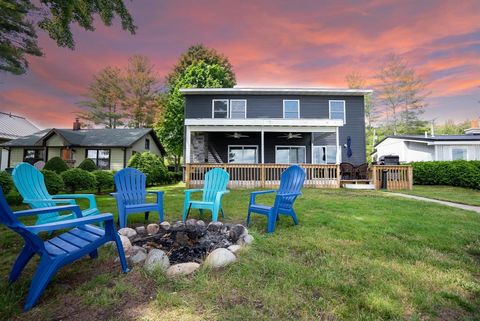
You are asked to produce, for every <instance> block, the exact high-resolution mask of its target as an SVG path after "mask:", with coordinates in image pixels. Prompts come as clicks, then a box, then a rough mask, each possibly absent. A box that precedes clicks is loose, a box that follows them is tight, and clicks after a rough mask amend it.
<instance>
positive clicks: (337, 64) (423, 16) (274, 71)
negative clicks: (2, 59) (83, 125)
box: [0, 0, 480, 127]
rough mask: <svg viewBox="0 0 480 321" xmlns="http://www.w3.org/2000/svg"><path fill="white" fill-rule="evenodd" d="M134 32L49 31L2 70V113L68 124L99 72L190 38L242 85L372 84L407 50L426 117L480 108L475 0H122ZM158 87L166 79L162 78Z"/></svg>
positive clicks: (168, 60)
mask: <svg viewBox="0 0 480 321" xmlns="http://www.w3.org/2000/svg"><path fill="white" fill-rule="evenodd" d="M127 5H128V8H129V9H130V13H131V14H132V16H133V18H134V20H135V23H136V25H137V26H138V31H137V34H136V35H130V34H129V33H128V32H125V31H123V30H121V28H120V26H119V24H118V20H117V23H115V24H114V25H113V26H111V27H104V26H103V25H101V24H97V26H98V27H97V30H96V31H95V32H87V31H84V30H81V29H79V28H77V27H74V36H75V41H76V49H75V50H74V51H71V50H69V49H65V48H58V47H57V46H56V44H55V43H54V42H53V41H52V40H50V39H49V38H48V37H47V36H46V34H45V33H44V32H41V31H39V44H40V46H41V47H42V48H43V49H44V52H45V56H44V57H36V58H29V61H30V70H29V71H28V72H27V74H25V75H22V76H13V75H8V74H5V73H2V74H0V110H1V111H6V112H12V113H14V114H19V115H23V116H26V117H28V118H29V119H31V120H32V121H33V122H34V123H36V124H38V125H39V126H40V127H70V126H71V123H72V121H73V118H74V117H75V113H76V112H78V111H80V107H78V104H77V103H78V102H79V101H81V100H83V99H84V97H83V95H84V94H85V92H86V88H87V86H88V84H89V82H90V81H91V80H92V76H93V74H95V73H96V72H98V71H99V70H101V69H102V68H104V67H106V66H109V65H111V66H118V67H123V66H125V65H126V64H127V59H128V57H129V56H131V55H133V54H142V55H146V56H148V57H149V58H150V59H151V61H152V62H153V63H154V65H155V69H156V72H157V74H158V77H159V78H160V79H163V77H164V76H165V75H166V73H167V72H168V71H169V70H170V69H171V67H172V65H173V64H174V63H175V61H176V59H177V58H178V56H179V55H180V54H181V53H182V52H183V51H185V50H186V48H188V47H189V46H190V45H192V44H196V43H203V44H205V45H207V46H209V47H213V48H215V49H217V50H218V51H220V52H222V53H224V54H225V55H227V56H228V57H229V59H230V61H231V63H232V65H233V67H234V70H235V73H236V75H237V82H238V86H280V87H282V86H283V87H301V86H316V87H322V86H324V87H345V86H346V83H345V75H346V74H347V73H349V72H350V71H353V70H356V71H359V72H360V73H362V74H363V75H365V76H366V77H367V78H368V79H369V81H370V84H371V85H372V86H373V80H374V75H375V74H376V73H377V72H378V69H379V66H380V65H381V64H382V61H383V59H384V58H385V56H386V55H388V54H392V53H394V54H399V55H402V56H404V57H405V58H406V60H407V61H408V62H409V64H410V65H411V66H412V67H414V68H415V69H416V71H417V72H418V74H419V75H421V76H422V77H423V79H424V80H425V81H426V83H427V84H428V89H429V91H431V94H430V97H429V99H428V103H429V106H428V107H427V109H426V112H425V115H424V118H425V119H428V120H430V119H433V118H436V119H437V121H444V120H446V119H454V120H465V119H470V118H474V117H479V116H480V103H479V101H480V1H478V0H476V1H466V0H461V1H458V0H456V1H440V0H431V1H426V0H422V1H393V0H372V1H319V0H315V1H298V0H295V1H293V0H287V1H277V0H258V1H253V0H252V1H250V0H249V1H245V0H242V1H233V0H232V1H230V0H223V1H210V0H203V1H198V0H192V1H183V0H182V1H179V0H176V1H148V0H136V1H133V2H129V1H127ZM160 86H161V84H160Z"/></svg>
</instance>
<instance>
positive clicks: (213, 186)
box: [182, 168, 230, 222]
mask: <svg viewBox="0 0 480 321" xmlns="http://www.w3.org/2000/svg"><path fill="white" fill-rule="evenodd" d="M229 180H230V174H228V173H227V172H226V171H224V170H223V169H221V168H214V169H212V170H209V171H208V172H207V173H206V174H205V181H204V185H203V189H201V188H197V189H187V190H186V191H185V201H184V203H183V217H182V219H183V221H184V222H185V220H186V219H187V216H188V214H189V213H190V209H192V208H198V209H199V210H200V213H201V214H202V213H203V210H204V209H206V210H210V211H212V222H216V221H217V220H218V211H220V212H221V213H222V217H225V214H224V212H223V208H222V197H223V195H225V194H227V193H229V192H230V191H229V190H227V185H228V181H229ZM195 192H203V194H202V200H201V201H193V200H191V199H190V197H191V194H192V193H195Z"/></svg>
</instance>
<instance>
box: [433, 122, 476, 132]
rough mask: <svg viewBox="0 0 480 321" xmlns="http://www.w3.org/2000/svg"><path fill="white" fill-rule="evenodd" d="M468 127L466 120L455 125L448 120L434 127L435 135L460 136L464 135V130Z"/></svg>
mask: <svg viewBox="0 0 480 321" xmlns="http://www.w3.org/2000/svg"><path fill="white" fill-rule="evenodd" d="M469 127H470V122H469V121H468V120H466V121H462V122H458V123H455V121H453V120H451V119H449V120H447V121H445V122H444V123H443V124H441V125H436V126H435V135H462V134H464V133H465V129H468V128H469Z"/></svg>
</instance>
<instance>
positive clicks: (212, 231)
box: [120, 219, 251, 264]
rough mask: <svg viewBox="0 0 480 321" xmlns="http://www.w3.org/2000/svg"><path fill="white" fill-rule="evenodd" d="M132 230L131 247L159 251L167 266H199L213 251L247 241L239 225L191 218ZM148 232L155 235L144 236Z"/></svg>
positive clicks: (246, 234)
mask: <svg viewBox="0 0 480 321" xmlns="http://www.w3.org/2000/svg"><path fill="white" fill-rule="evenodd" d="M136 230H137V232H139V233H135V234H136V235H134V236H133V237H130V239H131V240H132V244H133V245H134V246H133V247H134V248H138V247H142V248H144V249H145V250H146V251H150V250H152V249H159V250H162V251H163V252H165V254H166V255H167V256H168V258H169V260H170V263H171V264H177V263H186V262H196V263H202V262H203V261H204V260H205V259H206V257H207V255H208V254H209V253H210V252H212V251H213V250H215V249H218V248H229V247H230V246H232V245H234V244H240V245H243V244H244V243H248V240H249V239H248V238H247V239H248V240H247V241H246V242H245V236H249V235H248V231H247V229H246V228H245V227H244V226H242V225H240V224H237V225H233V224H228V223H227V224H223V223H221V222H212V223H210V224H208V225H206V224H205V223H204V222H203V221H201V220H198V221H197V220H195V219H189V220H187V221H186V222H185V223H182V222H176V223H174V224H172V225H170V224H168V223H162V224H161V225H160V228H159V229H158V228H156V226H152V224H151V225H149V226H147V228H146V229H145V228H143V227H141V228H138V227H137V229H136ZM149 230H150V231H155V230H156V231H158V232H157V233H155V234H151V235H148V234H147V231H149ZM120 234H122V233H120ZM250 238H251V236H250ZM232 248H233V247H232Z"/></svg>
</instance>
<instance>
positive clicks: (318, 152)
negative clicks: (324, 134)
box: [312, 146, 337, 164]
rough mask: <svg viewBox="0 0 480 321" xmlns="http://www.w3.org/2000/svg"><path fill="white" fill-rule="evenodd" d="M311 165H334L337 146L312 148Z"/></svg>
mask: <svg viewBox="0 0 480 321" xmlns="http://www.w3.org/2000/svg"><path fill="white" fill-rule="evenodd" d="M312 163H313V164H336V163H337V146H313V147H312Z"/></svg>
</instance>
